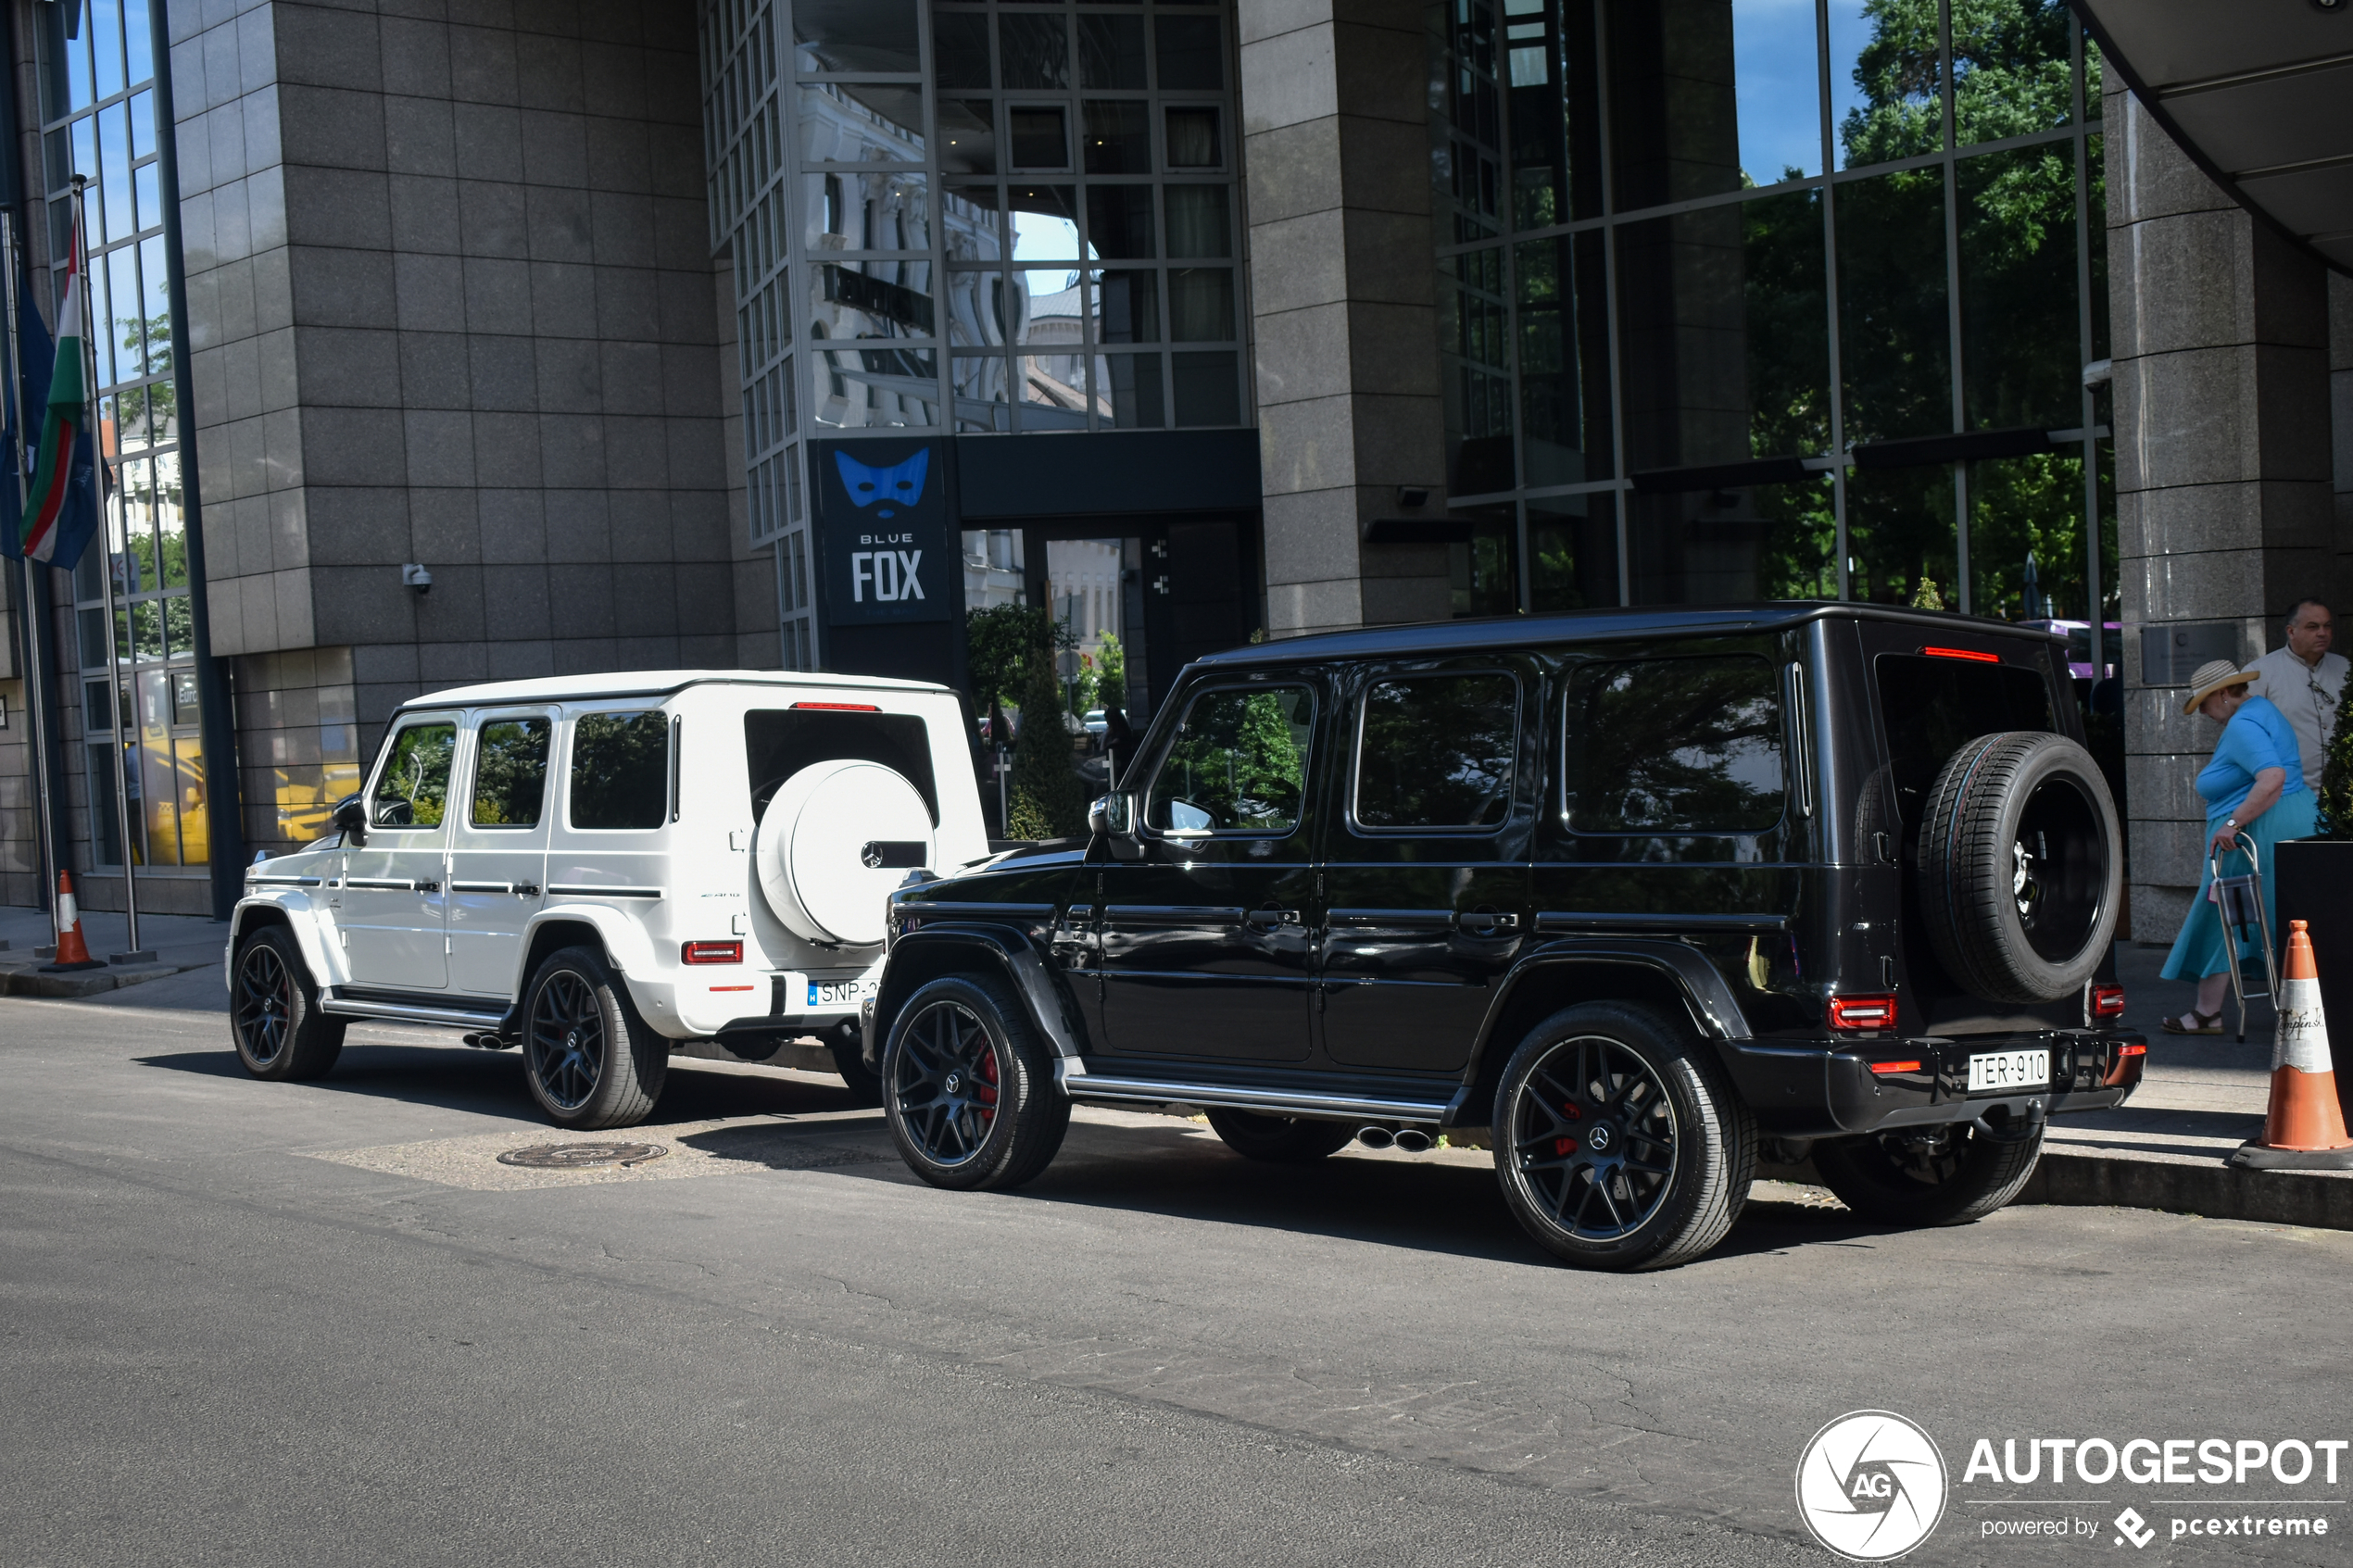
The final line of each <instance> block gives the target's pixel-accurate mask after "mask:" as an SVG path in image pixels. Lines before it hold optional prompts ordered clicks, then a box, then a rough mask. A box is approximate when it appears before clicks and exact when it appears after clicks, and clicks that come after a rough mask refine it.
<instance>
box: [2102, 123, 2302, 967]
mask: <svg viewBox="0 0 2353 1568" xmlns="http://www.w3.org/2000/svg"><path fill="white" fill-rule="evenodd" d="M2107 122H2108V138H2107V158H2108V305H2109V314H2110V321H2111V324H2112V338H2113V342H2114V345H2115V372H2114V378H2115V379H2114V383H2113V387H2114V397H2113V404H2112V407H2113V415H2112V418H2113V422H2114V428H2115V431H2116V484H2117V506H2118V520H2117V521H2118V546H2119V554H2120V583H2119V585H2120V591H2121V593H2122V596H2123V616H2122V619H2123V621H2124V660H2125V663H2124V669H2125V679H2126V709H2125V715H2126V716H2125V749H2126V752H2127V759H2126V769H2127V777H2128V802H2129V803H2128V808H2127V809H2128V812H2129V815H2130V816H2131V818H2132V837H2133V847H2132V853H2133V888H2132V914H2133V936H2134V938H2135V939H2136V940H2138V941H2141V942H2145V943H2155V944H2166V945H2170V944H2171V941H2172V940H2173V937H2174V935H2175V933H2176V932H2177V931H2178V930H2179V929H2180V927H2181V922H2182V919H2183V915H2184V914H2185V913H2186V911H2187V909H2188V907H2189V900H2190V897H2191V896H2192V895H2193V894H2194V892H2195V891H2196V886H2197V883H2198V878H2199V874H2200V870H2201V868H2202V866H2203V865H2204V859H2205V856H2204V839H2205V815H2206V813H2205V808H2204V806H2203V804H2202V803H2201V802H2200V800H2199V798H2198V796H2197V792H2196V788H2195V787H2194V785H2193V782H2192V781H2193V780H2194V779H2195V778H2196V774H2197V772H2198V771H2199V770H2200V769H2201V768H2203V767H2204V766H2205V764H2206V761H2207V759H2208V757H2209V756H2210V755H2211V754H2212V752H2213V748H2214V742H2215V739H2216V734H2217V732H2216V730H2215V727H2214V725H2213V724H2212V723H2211V722H2210V721H2207V720H2205V719H2201V718H2195V717H2193V718H2184V717H2183V715H2182V712H2181V706H2182V701H2183V697H2184V696H2186V695H2187V693H2186V691H2185V690H2184V689H2183V687H2181V686H2179V685H2174V684H2165V683H2168V682H2170V680H2171V677H2170V675H2169V674H2168V673H2167V672H2166V671H2164V670H2162V669H2157V668H2150V669H2144V668H2143V665H2142V639H2141V630H2142V628H2143V627H2145V626H2172V627H2177V628H2179V627H2195V628H2202V629H2206V630H2208V632H2210V633H2215V634H2218V635H2219V636H2220V637H2221V640H2222V643H2223V645H2224V646H2221V647H2219V648H2218V649H2217V656H2218V657H2220V656H2223V655H2229V656H2233V657H2237V658H2240V659H2251V658H2253V657H2255V656H2256V655H2259V654H2260V653H2262V652H2264V651H2265V650H2266V649H2268V648H2270V647H2271V646H2274V645H2275V644H2276V643H2277V642H2278V641H2279V638H2280V634H2281V631H2280V628H2281V623H2282V620H2283V618H2284V615H2285V613H2286V610H2287V608H2288V606H2289V605H2290V604H2292V603H2293V602H2294V601H2295V600H2296V599H2297V598H2298V597H2301V596H2304V595H2306V594H2317V595H2320V596H2323V597H2326V596H2331V595H2332V594H2334V592H2335V590H2336V587H2337V561H2338V555H2337V543H2336V538H2335V534H2336V529H2335V525H2334V521H2333V518H2332V498H2331V483H2330V460H2329V458H2330V454H2329V381H2328V376H2329V371H2328V363H2329V360H2328V353H2327V343H2328V330H2327V321H2328V310H2327V297H2328V295H2327V288H2326V285H2325V282H2324V270H2323V269H2322V265H2321V264H2320V262H2318V261H2317V260H2314V259H2312V258H2311V257H2309V256H2306V255H2305V254H2303V253H2302V252H2300V251H2298V250H2296V249H2295V248H2293V247H2291V246H2290V245H2288V244H2287V243H2286V242H2285V241H2284V240H2281V239H2279V238H2278V237H2277V236H2276V235H2274V234H2273V233H2271V231H2269V230H2268V229H2266V228H2263V227H2262V226H2260V225H2259V224H2257V223H2255V222H2254V221H2253V220H2251V219H2249V218H2248V216H2247V215H2246V212H2245V211H2244V210H2242V209H2241V208H2240V207H2237V206H2236V205H2235V204H2234V203H2233V202H2232V201H2231V199H2230V198H2229V197H2228V196H2226V195H2224V194H2222V192H2221V191H2220V190H2219V189H2218V188H2216V186H2215V185H2214V184H2213V183H2212V182H2210V181H2208V179H2207V178H2206V177H2205V176H2204V175H2203V174H2202V173H2200V172H2199V171H2198V169H2197V168H2196V166H2195V165H2194V164H2192V163H2191V162H2190V161H2189V159H2188V158H2187V157H2184V156H2183V153H2182V151H2181V149H2180V148H2179V147H2177V146H2176V145H2174V144H2173V143H2172V142H2171V139H2169V138H2168V137H2167V136H2166V134H2165V132H2163V131H2162V130H2160V129H2159V128H2158V126H2157V124H2156V123H2155V122H2154V121H2153V120H2151V119H2149V117H2148V115H2147V114H2146V113H2145V111H2144V110H2143V109H2142V108H2141V107H2140V104H2139V103H2138V101H2137V100H2135V99H2133V97H2132V96H2131V94H2128V93H2123V92H2117V93H2113V94H2109V96H2108V105H2107Z"/></svg>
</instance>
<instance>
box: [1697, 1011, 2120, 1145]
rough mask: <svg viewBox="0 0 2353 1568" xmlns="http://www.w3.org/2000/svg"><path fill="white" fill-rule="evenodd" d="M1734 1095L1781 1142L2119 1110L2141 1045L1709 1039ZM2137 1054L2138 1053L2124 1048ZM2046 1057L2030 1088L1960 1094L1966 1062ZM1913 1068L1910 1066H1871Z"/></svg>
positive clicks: (2097, 1035)
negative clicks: (2040, 1053) (2037, 1082)
mask: <svg viewBox="0 0 2353 1568" xmlns="http://www.w3.org/2000/svg"><path fill="white" fill-rule="evenodd" d="M1719 1044H1720V1046H1721V1047H1722V1051H1723V1058H1724V1063H1725V1066H1726V1067H1727V1068H1729V1069H1730V1072H1731V1074H1732V1080H1733V1083H1734V1085H1735V1086H1737V1087H1738V1088H1739V1090H1740V1093H1741V1098H1743V1099H1744V1100H1746V1101H1747V1102H1748V1105H1749V1109H1750V1110H1753V1111H1754V1112H1755V1115H1756V1123H1757V1127H1758V1129H1759V1130H1760V1131H1763V1132H1767V1133H1772V1134H1775V1135H1780V1136H1783V1137H1811V1138H1822V1137H1841V1136H1846V1135H1853V1134H1856V1133H1870V1132H1879V1131H1881V1130H1884V1129H1887V1128H1891V1127H1915V1126H1934V1125H1938V1124H1940V1123H1947V1122H1970V1121H1975V1120H1977V1119H1978V1118H1980V1117H1990V1116H1992V1115H1993V1114H1994V1112H1996V1111H1999V1112H2002V1113H2003V1116H2004V1117H2006V1118H2021V1117H2022V1118H2025V1119H2028V1120H2033V1119H2035V1118H2036V1117H2037V1116H2038V1115H2040V1116H2064V1115H2067V1114H2068V1113H2070V1111H2079V1110H2100V1109H2102V1108H2104V1107H2108V1106H2112V1105H2121V1104H2122V1103H2124V1100H2125V1099H2126V1098H2127V1097H2129V1096H2130V1095H2131V1094H2132V1092H2133V1088H2134V1086H2135V1085H2138V1084H2139V1083H2140V1081H2141V1066H2142V1063H2143V1062H2145V1060H2147V1057H2146V1055H2145V1052H2146V1050H2147V1048H2148V1041H2147V1040H2146V1038H2145V1036H2143V1035H2132V1034H2124V1033H2121V1032H2114V1033H2111V1032H2108V1031H2105V1030H2090V1029H2054V1030H2046V1031H2040V1032H2036V1033H2032V1034H2017V1035H1969V1036H1967V1037H1965V1038H1960V1039H1944V1038H1932V1037H1931V1038H1919V1039H1900V1038H1894V1037H1889V1038H1884V1039H1881V1038H1871V1039H1864V1040H1822V1041H1812V1040H1803V1041H1800V1040H1790V1041H1782V1040H1776V1041H1772V1042H1770V1043H1769V1044H1768V1043H1766V1042H1761V1041H1754V1040H1726V1041H1722V1042H1719ZM2126 1047H2139V1049H2138V1050H2128V1049H2127V1048H2126ZM2009 1050H2048V1051H2049V1052H2050V1053H2051V1080H2050V1084H2049V1085H2048V1086H2047V1087H2045V1088H2043V1089H2040V1090H2032V1091H2020V1090H2010V1091H2007V1092H2003V1091H1998V1090H1997V1091H1992V1092H1984V1093H1979V1094H1974V1095H1972V1094H1970V1093H1969V1058H1970V1057H1972V1056H1976V1055H1980V1054H1982V1053H1984V1052H1988V1051H2009ZM1899 1062H1918V1063H1919V1066H1918V1067H1917V1068H1907V1069H1906V1070H1904V1071H1900V1072H1889V1073H1879V1072H1874V1071H1873V1068H1874V1066H1877V1065H1887V1064H1893V1063H1899Z"/></svg>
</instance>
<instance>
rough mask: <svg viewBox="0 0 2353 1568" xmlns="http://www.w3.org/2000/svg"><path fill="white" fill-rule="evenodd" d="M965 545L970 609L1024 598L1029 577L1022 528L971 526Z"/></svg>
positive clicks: (966, 599)
mask: <svg viewBox="0 0 2353 1568" xmlns="http://www.w3.org/2000/svg"><path fill="white" fill-rule="evenodd" d="M963 546H964V548H963V554H964V608H965V609H966V610H967V611H971V610H976V609H995V608H997V607H998V606H1000V605H1017V604H1020V603H1021V602H1022V600H1023V597H1024V584H1025V582H1026V579H1025V578H1024V577H1023V575H1022V538H1021V532H1020V530H1018V529H1013V528H992V529H977V528H975V529H967V530H966V531H965V532H964V535H963Z"/></svg>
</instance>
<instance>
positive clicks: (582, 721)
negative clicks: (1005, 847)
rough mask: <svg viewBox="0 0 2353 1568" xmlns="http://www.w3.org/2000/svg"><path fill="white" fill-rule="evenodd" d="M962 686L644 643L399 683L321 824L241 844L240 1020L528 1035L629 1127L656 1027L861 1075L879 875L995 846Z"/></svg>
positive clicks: (553, 1068)
mask: <svg viewBox="0 0 2353 1568" xmlns="http://www.w3.org/2000/svg"><path fill="white" fill-rule="evenodd" d="M968 733H969V727H968V726H967V725H966V723H965V722H964V720H963V710H962V705H961V703H960V702H959V699H958V697H957V696H956V694H955V693H954V692H952V691H950V690H948V689H947V688H946V687H943V686H935V685H926V684H918V683H915V682H910V681H889V680H879V679H874V678H863V677H860V678H853V677H846V676H831V675H815V674H800V673H785V672H769V671H701V670H680V671H648V672H637V673H631V674H621V675H575V676H566V677H561V678H558V679H550V680H537V681H508V682H501V683H497V684H490V685H478V686H463V687H459V688H457V689H455V690H452V691H445V692H434V693H433V694H431V695H429V696H421V697H418V698H416V699H415V700H413V701H411V702H408V703H405V704H403V705H402V706H401V707H400V708H399V709H398V710H397V711H396V712H395V713H394V715H393V717H392V720H391V721H390V723H389V724H388V725H387V727H386V730H385V734H384V743H383V745H382V746H379V747H378V748H377V752H376V759H375V762H374V765H373V766H372V768H371V770H370V772H369V776H368V782H367V787H366V789H365V790H364V791H362V792H361V793H360V794H359V795H357V796H354V797H350V798H349V799H346V800H344V801H342V802H341V803H340V804H338V805H337V806H336V807H335V809H334V813H333V818H332V821H333V825H334V828H335V830H336V831H335V833H334V834H333V836H330V837H327V838H322V839H320V840H319V841H317V842H316V843H313V844H311V845H309V846H308V847H305V848H303V849H301V850H300V851H297V852H296V853H294V854H291V855H282V856H279V857H277V858H276V859H258V860H257V861H256V862H255V864H254V865H253V866H252V867H251V868H249V869H248V871H247V872H246V875H245V896H244V897H243V898H241V899H240V900H239V902H238V904H237V907H236V910H235V912H234V914H233V916H232V917H231V926H230V936H229V947H228V957H227V965H228V983H229V991H230V1015H231V1022H232V1032H233V1034H234V1035H235V1037H236V1046H237V1055H238V1057H239V1059H240V1060H242V1061H243V1062H244V1064H245V1070H246V1071H247V1072H249V1073H253V1074H254V1075H255V1076H256V1077H259V1078H271V1079H285V1078H315V1077H318V1076H320V1075H321V1074H323V1073H326V1072H327V1071H328V1070H329V1069H330V1068H332V1067H333V1065H334V1061H335V1057H336V1055H337V1053H338V1052H339V1051H341V1049H342V1048H343V1036H344V1029H345V1026H346V1023H347V1022H348V1021H349V1020H351V1019H354V1018H375V1019H389V1020H396V1021H398V1022H408V1023H432V1024H445V1025H448V1026H451V1027H454V1028H458V1029H462V1030H464V1031H466V1035H465V1038H466V1043H467V1044H469V1045H472V1046H480V1047H489V1048H500V1047H507V1046H512V1045H521V1046H522V1059H523V1067H524V1074H525V1077H526V1078H527V1080H528V1081H529V1083H530V1085H531V1092H532V1094H533V1096H534V1097H535V1098H537V1100H538V1101H539V1104H540V1106H541V1108H542V1109H543V1110H545V1111H546V1112H547V1116H548V1118H549V1119H550V1120H551V1121H553V1122H555V1123H558V1124H559V1125H560V1126H565V1127H572V1128H583V1129H585V1128H598V1127H620V1126H626V1125H628V1124H630V1123H634V1122H637V1121H640V1120H642V1119H643V1118H644V1117H645V1116H646V1115H647V1114H648V1112H649V1111H650V1110H652V1109H653V1105H654V1101H655V1100H656V1099H657V1098H659V1097H660V1096H661V1085H662V1077H663V1073H664V1071H665V1069H666V1067H667V1065H668V1059H669V1058H670V1056H671V1055H672V1054H673V1053H682V1054H689V1055H699V1056H707V1057H713V1058H717V1059H719V1060H745V1061H761V1062H778V1063H782V1064H787V1065H796V1066H799V1065H809V1064H810V1059H812V1058H815V1060H818V1061H820V1062H822V1061H824V1060H827V1057H819V1056H817V1053H815V1052H814V1051H812V1049H811V1047H806V1046H800V1045H798V1044H796V1042H798V1041H799V1040H801V1039H803V1038H805V1037H807V1036H810V1035H815V1036H817V1037H819V1038H820V1039H822V1040H823V1041H824V1043H825V1046H826V1047H828V1056H829V1058H830V1060H831V1062H832V1063H833V1064H834V1066H835V1070H836V1071H838V1072H839V1073H841V1074H842V1077H843V1079H844V1081H845V1082H846V1083H848V1084H849V1086H850V1087H851V1089H852V1090H853V1091H858V1092H862V1093H864V1094H866V1095H868V1096H869V1097H872V1096H875V1093H876V1085H875V1081H874V1078H873V1075H872V1074H871V1073H868V1072H867V1071H866V1070H865V1069H864V1067H863V1066H862V1064H861V1063H860V1061H859V1059H858V1041H857V1022H858V1013H859V1004H860V1002H861V1000H862V998H863V997H864V996H866V995H867V994H869V993H870V992H871V990H872V985H873V982H872V980H871V979H870V978H869V977H868V971H869V970H870V969H873V968H876V967H878V964H877V960H879V959H880V958H881V956H882V940H883V920H884V913H885V903H886V899H887V896H888V894H889V893H890V891H891V889H893V888H895V887H897V886H898V885H899V884H900V883H902V882H904V881H905V880H906V879H907V876H908V873H909V872H912V871H913V870H916V869H917V868H925V869H931V868H952V867H956V866H961V865H964V864H967V863H970V862H974V861H977V860H979V859H984V858H985V857H986V856H987V855H988V835H987V830H986V828H985V827H984V825H983V823H982V821H981V815H980V796H979V791H978V788H977V786H976V784H975V779H974V775H973V765H972V759H971V756H970V754H969V751H968V749H967V746H966V742H965V736H966V734H968Z"/></svg>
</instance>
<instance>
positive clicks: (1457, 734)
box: [1355, 670, 1519, 833]
mask: <svg viewBox="0 0 2353 1568" xmlns="http://www.w3.org/2000/svg"><path fill="white" fill-rule="evenodd" d="M1518 748H1519V683H1518V682H1517V681H1516V680H1514V679H1513V678H1512V677H1511V676H1510V675H1508V674H1506V673H1504V671H1500V670H1494V671H1466V672H1465V673H1462V674H1435V675H1413V676H1403V677H1399V678H1397V679H1393V680H1385V681H1378V682H1375V683H1374V684H1372V685H1371V686H1369V687H1367V688H1366V689H1365V698H1364V706H1363V708H1362V709H1361V711H1360V713H1359V716H1358V719H1357V728H1356V770H1355V775H1356V799H1355V818H1356V823H1357V825H1358V826H1359V827H1362V828H1365V829H1367V830H1369V831H1372V832H1375V833H1408V832H1416V831H1438V832H1443V831H1445V830H1447V829H1454V830H1457V831H1466V830H1477V829H1481V828H1493V827H1500V826H1502V825H1503V822H1504V818H1505V817H1507V816H1509V815H1510V814H1511V803H1512V762H1513V759H1514V757H1515V755H1516V753H1517V751H1518Z"/></svg>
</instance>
